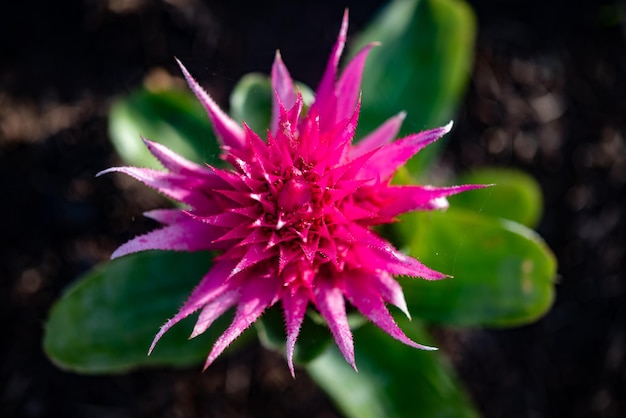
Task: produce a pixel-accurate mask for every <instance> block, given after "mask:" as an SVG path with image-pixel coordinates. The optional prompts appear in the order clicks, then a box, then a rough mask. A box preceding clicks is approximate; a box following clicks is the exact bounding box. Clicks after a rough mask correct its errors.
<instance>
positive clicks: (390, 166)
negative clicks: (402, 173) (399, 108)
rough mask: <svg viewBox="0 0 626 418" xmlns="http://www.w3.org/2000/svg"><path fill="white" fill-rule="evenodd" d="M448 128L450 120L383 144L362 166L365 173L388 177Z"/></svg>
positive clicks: (382, 177) (383, 178) (450, 127)
mask: <svg viewBox="0 0 626 418" xmlns="http://www.w3.org/2000/svg"><path fill="white" fill-rule="evenodd" d="M450 129H452V122H450V123H449V124H447V125H446V126H443V127H441V128H436V129H431V130H429V131H423V132H420V133H417V134H413V135H409V136H407V137H405V138H402V139H399V140H397V141H396V142H393V143H391V144H388V145H385V146H384V147H382V148H380V149H379V150H378V152H377V153H376V154H374V155H373V156H372V158H370V160H369V161H368V163H367V165H366V166H365V167H364V168H363V171H364V173H365V175H366V176H371V177H373V178H376V177H378V178H380V179H382V180H386V179H389V178H390V177H391V176H392V175H393V174H394V173H395V172H396V170H397V169H398V168H399V167H400V166H402V165H404V163H406V162H407V161H408V160H409V158H411V157H412V156H413V155H415V154H416V153H417V152H418V151H419V150H421V149H422V148H424V147H425V146H427V145H429V144H431V143H433V142H435V141H436V140H437V139H439V138H441V137H442V136H443V135H445V134H447V133H448V132H450Z"/></svg>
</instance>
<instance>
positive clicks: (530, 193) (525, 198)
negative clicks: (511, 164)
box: [449, 168, 543, 228]
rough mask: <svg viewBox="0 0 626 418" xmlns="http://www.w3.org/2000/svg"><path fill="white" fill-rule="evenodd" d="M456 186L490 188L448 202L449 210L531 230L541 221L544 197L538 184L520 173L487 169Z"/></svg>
mask: <svg viewBox="0 0 626 418" xmlns="http://www.w3.org/2000/svg"><path fill="white" fill-rule="evenodd" d="M458 183H464V184H470V183H473V184H493V185H494V186H493V187H489V188H486V189H480V190H474V191H472V192H471V193H460V194H458V195H455V196H451V197H450V198H449V201H450V205H451V206H452V207H460V208H466V209H471V210H474V211H476V212H480V213H483V214H485V215H491V216H497V217H500V218H505V219H509V220H511V221H515V222H519V223H521V224H522V225H525V226H528V227H530V228H533V227H535V226H537V223H538V222H539V219H541V212H542V209H543V196H542V194H541V188H540V187H539V184H537V181H536V180H535V179H534V178H533V177H531V176H530V175H528V174H526V173H524V172H523V171H519V170H512V169H505V168H487V169H481V170H477V171H474V172H473V173H470V174H467V175H464V176H462V177H461V178H460V179H459V182H458Z"/></svg>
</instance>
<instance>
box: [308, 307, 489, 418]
mask: <svg viewBox="0 0 626 418" xmlns="http://www.w3.org/2000/svg"><path fill="white" fill-rule="evenodd" d="M398 322H399V325H400V326H401V327H402V329H403V330H404V331H405V333H406V334H407V335H408V336H409V337H411V338H412V339H413V340H414V341H417V342H419V343H424V344H432V342H431V340H430V338H429V336H428V335H427V333H426V332H425V331H424V330H423V328H422V327H421V326H420V324H419V322H418V321H413V322H408V321H407V320H406V319H401V320H400V321H398ZM354 341H355V353H356V361H357V367H358V369H359V372H358V373H357V372H355V371H354V370H353V369H352V368H351V367H350V366H349V365H348V363H347V362H346V360H345V359H344V358H343V356H342V355H341V354H340V352H339V350H338V349H337V347H336V346H335V345H334V344H332V345H331V347H329V348H328V349H327V350H326V351H325V352H324V353H323V354H322V355H321V356H319V357H318V358H317V359H315V360H314V361H313V362H311V363H309V364H308V365H307V366H306V370H307V372H308V373H309V375H310V376H311V377H312V378H313V380H315V381H316V382H317V383H318V384H319V385H320V387H321V388H322V389H324V390H325V391H326V393H328V395H329V396H330V397H331V398H332V399H333V401H334V402H335V404H336V405H337V407H338V408H339V409H340V410H341V411H342V412H343V413H344V414H345V415H346V416H347V417H352V418H379V417H386V418H411V417H439V418H448V417H449V418H474V417H478V414H477V413H476V411H475V410H474V408H473V407H472V405H471V404H470V402H469V400H468V398H467V396H466V395H465V393H464V392H463V390H462V389H461V386H460V385H459V382H458V381H457V378H456V377H455V376H454V374H453V372H452V369H451V367H450V366H449V365H448V364H447V362H446V361H445V360H444V359H443V358H442V356H441V355H439V354H438V353H437V352H433V351H422V350H418V349H415V348H412V347H409V346H406V345H404V344H402V343H400V342H398V341H396V340H394V339H393V338H391V337H390V336H389V335H388V334H386V333H385V332H383V331H382V330H380V329H379V328H377V327H375V326H373V325H372V324H367V325H365V326H363V327H360V328H359V329H357V330H356V331H355V332H354Z"/></svg>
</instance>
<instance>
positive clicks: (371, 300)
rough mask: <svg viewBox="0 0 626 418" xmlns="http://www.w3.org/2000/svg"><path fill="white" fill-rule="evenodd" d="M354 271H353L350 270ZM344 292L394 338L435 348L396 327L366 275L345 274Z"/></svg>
mask: <svg viewBox="0 0 626 418" xmlns="http://www.w3.org/2000/svg"><path fill="white" fill-rule="evenodd" d="M352 273H354V272H352ZM344 277H345V294H346V297H347V298H348V300H349V301H350V303H352V305H354V306H355V307H356V308H357V309H358V310H359V311H360V312H361V313H362V314H363V315H365V316H366V317H367V318H369V319H370V320H371V321H372V322H373V323H374V324H376V325H377V326H378V327H379V328H380V329H382V330H383V331H385V332H386V333H387V334H389V335H391V336H392V337H393V338H395V339H396V340H398V341H400V342H403V343H404V344H406V345H409V346H411V347H415V348H420V349H422V350H436V348H434V347H428V346H425V345H421V344H418V343H416V342H413V341H412V340H411V339H410V338H409V337H407V336H406V335H405V334H404V332H402V330H401V329H400V327H398V324H396V321H394V319H393V317H392V316H391V314H390V313H389V311H388V310H387V307H386V306H385V304H384V302H383V300H382V298H381V297H380V293H379V292H378V291H377V290H376V289H375V288H374V287H373V286H372V285H371V283H368V279H369V278H368V277H363V275H362V273H360V272H357V273H356V274H346V275H345V276H344Z"/></svg>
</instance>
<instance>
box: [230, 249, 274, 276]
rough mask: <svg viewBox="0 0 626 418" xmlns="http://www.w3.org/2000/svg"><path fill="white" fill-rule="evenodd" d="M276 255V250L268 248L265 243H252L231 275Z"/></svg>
mask: <svg viewBox="0 0 626 418" xmlns="http://www.w3.org/2000/svg"><path fill="white" fill-rule="evenodd" d="M275 255H276V251H274V250H271V249H270V250H266V249H265V246H264V245H250V247H248V249H247V251H246V253H245V254H244V255H243V257H241V259H240V260H239V262H238V263H237V265H236V266H235V268H233V271H232V272H231V275H232V276H234V275H235V274H238V273H241V272H242V271H243V270H245V269H247V268H250V267H252V266H253V265H255V264H257V263H258V262H260V261H263V260H267V259H268V258H271V257H274V256H275Z"/></svg>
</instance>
